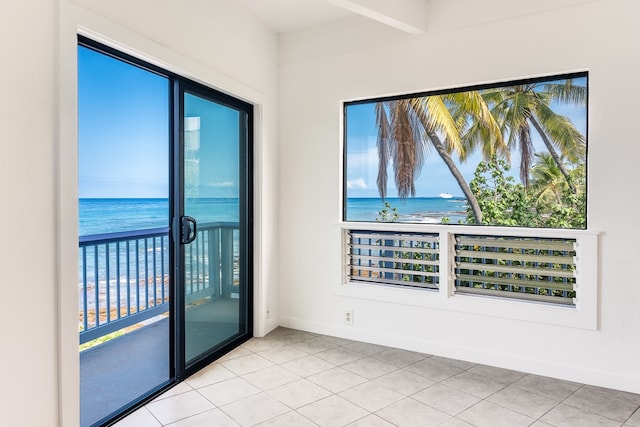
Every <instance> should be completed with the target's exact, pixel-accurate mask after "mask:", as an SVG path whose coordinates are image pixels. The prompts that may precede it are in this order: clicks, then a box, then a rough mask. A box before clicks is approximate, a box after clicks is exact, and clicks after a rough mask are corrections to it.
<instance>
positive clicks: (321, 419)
mask: <svg viewBox="0 0 640 427" xmlns="http://www.w3.org/2000/svg"><path fill="white" fill-rule="evenodd" d="M298 412H299V413H301V414H302V415H304V416H305V417H306V418H308V419H310V420H311V421H313V422H314V423H316V424H318V425H319V426H323V427H342V426H345V425H347V424H349V423H351V422H353V421H356V420H358V419H360V418H362V417H364V416H366V415H368V412H367V411H365V410H364V409H362V408H361V407H359V406H357V405H354V404H353V403H351V402H349V401H347V400H345V399H343V398H341V397H339V396H336V395H331V396H329V397H327V398H324V399H322V400H319V401H317V402H314V403H312V404H310V405H307V406H303V407H302V408H300V409H298Z"/></svg>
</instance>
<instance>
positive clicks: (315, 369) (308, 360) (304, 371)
mask: <svg viewBox="0 0 640 427" xmlns="http://www.w3.org/2000/svg"><path fill="white" fill-rule="evenodd" d="M280 366H282V367H283V368H285V369H288V370H290V371H291V372H293V373H294V374H297V375H300V376H301V377H308V376H310V375H314V374H317V373H319V372H323V371H326V370H328V369H331V368H334V367H335V365H334V364H333V363H329V362H327V361H326V360H322V359H320V358H318V357H316V356H313V355H309V356H305V357H301V358H300V359H295V360H291V361H289V362H286V363H283V364H281V365H280Z"/></svg>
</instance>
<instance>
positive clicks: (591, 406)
mask: <svg viewBox="0 0 640 427" xmlns="http://www.w3.org/2000/svg"><path fill="white" fill-rule="evenodd" d="M639 406H640V395H637V394H632V393H625V392H621V391H616V390H609V389H603V388H599V387H593V386H588V385H582V384H577V383H572V382H568V381H560V380H556V379H551V378H546V377H540V376H536V375H528V374H524V373H522V372H515V371H509V370H505V369H499V368H493V367H490V366H484V365H476V364H473V363H468V362H461V361H458V360H452V359H446V358H442V357H437V356H431V355H428V354H421V353H413V352H409V351H404V350H398V349H394V348H388V347H382V346H378V345H372V344H366V343H362V342H356V341H349V340H345V339H341V338H334V337H329V336H324V335H317V334H311V333H307V332H301V331H296V330H292V329H285V328H278V329H276V330H275V331H274V332H272V333H271V334H269V335H268V336H266V337H265V338H261V339H252V340H250V341H248V342H247V343H245V344H244V345H242V346H241V347H239V348H237V349H236V350H234V351H232V352H231V353H229V354H227V355H226V356H224V357H223V358H222V359H220V360H218V361H217V362H215V363H213V364H211V365H210V366H208V367H207V368H205V369H204V370H202V371H200V372H199V373H197V374H196V375H194V376H192V377H191V378H189V379H188V380H187V381H185V382H183V383H181V384H179V385H177V386H176V387H174V388H173V389H171V390H169V391H168V392H167V393H165V394H164V395H162V396H161V397H159V398H158V399H156V400H155V401H153V402H151V403H149V404H148V405H146V406H145V407H144V408H142V409H140V410H138V411H137V412H135V413H133V414H131V415H130V416H128V417H127V418H125V419H124V420H122V421H120V422H119V423H118V424H116V425H117V426H118V427H128V426H134V427H158V426H172V427H187V426H188V427H196V426H207V427H209V426H216V427H217V426H222V427H224V426H255V425H258V426H274V427H285V426H294V427H305V426H359V427H360V426H362V427H377V426H394V425H397V426H420V427H428V426H443V427H458V426H478V427H481V426H490V427H500V426H507V427H518V426H534V427H544V426H557V427H564V426H570V427H589V426H622V425H624V426H640V409H638V407H639Z"/></svg>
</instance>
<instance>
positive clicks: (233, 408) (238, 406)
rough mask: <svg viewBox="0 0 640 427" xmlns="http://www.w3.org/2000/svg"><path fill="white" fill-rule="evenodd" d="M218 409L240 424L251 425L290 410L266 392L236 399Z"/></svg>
mask: <svg viewBox="0 0 640 427" xmlns="http://www.w3.org/2000/svg"><path fill="white" fill-rule="evenodd" d="M220 409H222V410H223V411H224V412H225V413H226V414H227V415H229V416H230V417H231V418H233V419H234V420H235V421H236V422H238V423H239V424H240V425H242V426H253V425H255V424H258V423H261V422H264V421H267V420H270V419H272V418H275V417H277V416H280V415H282V414H285V413H287V412H289V411H290V410H291V409H290V408H288V407H287V406H286V405H284V404H283V403H282V402H280V401H278V400H277V399H274V398H273V397H271V396H269V395H268V394H266V393H260V394H256V395H254V396H250V397H247V398H245V399H240V400H237V401H235V402H233V403H229V404H227V405H224V406H222V407H221V408H220Z"/></svg>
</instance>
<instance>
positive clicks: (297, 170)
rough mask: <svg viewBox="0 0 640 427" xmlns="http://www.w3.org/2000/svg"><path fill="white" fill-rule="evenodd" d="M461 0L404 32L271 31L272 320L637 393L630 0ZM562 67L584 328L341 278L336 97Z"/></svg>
mask: <svg viewBox="0 0 640 427" xmlns="http://www.w3.org/2000/svg"><path fill="white" fill-rule="evenodd" d="M475 3H476V2H474V1H473V0H458V1H455V2H451V1H444V0H433V1H432V2H430V7H431V8H432V11H433V15H432V17H431V18H432V25H431V26H430V28H431V30H430V31H428V32H427V33H425V34H423V35H420V36H406V35H402V34H400V33H393V32H392V31H391V32H390V31H389V29H386V28H380V29H379V30H378V31H376V30H375V29H374V28H373V27H372V26H371V25H368V24H365V23H363V22H362V20H359V19H354V20H347V21H343V22H342V23H338V24H334V25H332V26H331V27H327V28H325V29H321V28H316V29H312V30H307V31H304V32H299V33H291V34H287V35H284V36H282V37H281V51H280V60H281V69H280V85H281V92H280V127H281V133H280V135H281V140H280V158H279V160H280V163H279V164H280V186H281V192H280V232H281V234H280V251H279V259H280V273H281V274H280V280H279V283H280V286H281V287H280V296H281V307H280V313H279V314H280V316H281V317H280V319H281V323H282V324H283V325H287V326H290V327H297V328H302V329H307V330H312V331H316V332H321V333H328V334H335V335H340V336H345V337H350V338H356V339H362V340H368V341H371V342H376V343H380V344H387V345H394V346H399V347H404V348H408V349H413V350H419V351H425V352H430V353H434V354H440V355H444V356H450V357H456V358H460V359H465V360H470V361H477V362H481V363H487V364H492V365H496V366H502V367H507V368H513V369H519V370H524V371H529V372H534V373H538V374H542V375H550V376H556V377H560V378H565V379H570V380H575V381H579V382H585V383H592V384H597V385H602V386H606V387H613V388H619V389H624V390H629V391H634V392H640V364H638V360H640V289H639V281H640V279H639V278H638V275H637V274H635V270H636V269H635V268H634V265H637V260H636V259H637V243H636V242H637V241H638V238H639V237H640V227H639V226H638V224H637V222H638V221H637V219H636V218H635V215H634V214H635V212H637V208H636V206H637V202H636V200H635V199H636V197H635V196H636V194H635V193H636V192H637V190H636V189H637V188H638V185H640V179H639V178H638V175H637V173H636V171H637V164H636V163H637V159H638V158H639V156H638V155H639V154H640V144H639V141H638V139H639V138H640V137H639V136H638V134H637V132H635V131H634V128H635V123H637V121H638V116H639V115H640V106H639V104H638V103H637V99H640V98H639V97H640V85H638V84H637V80H638V77H639V76H640V54H639V53H640V52H639V51H638V40H640V3H638V2H636V1H635V0H608V1H604V0H593V1H571V0H565V1H563V2H542V3H539V7H535V6H532V5H533V4H534V3H536V2H506V1H502V0H490V1H488V2H483V3H482V4H483V5H484V6H485V7H487V8H488V7H491V5H493V7H494V9H484V10H483V13H479V11H478V10H477V7H475V6H474V4H475ZM503 7H506V8H509V10H510V12H509V14H510V15H511V16H512V17H509V16H507V15H509V14H503V13H502V10H503V9H502V8H503ZM487 10H488V11H489V12H490V11H491V10H493V11H500V13H499V14H498V13H496V14H493V13H487ZM514 16H515V17H514ZM382 34H386V35H385V36H384V37H383V36H381V35H382ZM363 35H364V36H363ZM385 39H386V40H387V41H385ZM578 70H588V71H589V85H590V98H589V158H588V162H589V163H588V167H589V182H588V185H589V200H588V203H589V206H588V221H589V230H590V231H593V232H601V233H602V234H601V235H600V258H599V259H600V261H599V265H598V267H599V272H600V273H599V275H600V276H599V278H596V279H599V281H598V284H599V286H600V291H599V303H598V309H599V313H598V314H599V324H598V328H597V329H596V330H589V329H579V328H571V327H564V326H557V325H556V326H553V325H548V324H545V323H537V322H529V321H520V320H506V319H503V318H499V317H497V316H496V317H494V316H486V315H485V316H480V315H477V314H471V313H468V312H466V313H465V312H459V311H452V310H447V309H434V308H429V307H426V306H419V305H416V304H414V305H408V304H400V303H391V302H385V301H380V300H375V299H368V298H366V295H365V298H356V297H353V296H349V294H348V293H346V292H343V291H342V290H341V289H342V287H341V284H342V277H341V252H340V251H341V235H340V230H341V225H342V224H341V222H340V200H341V194H342V193H341V182H340V180H341V156H342V151H341V129H340V114H341V110H340V109H341V101H343V100H351V99H359V98H371V97H376V96H381V95H388V94H396V93H407V92H409V93H410V92H417V91H423V90H430V89H438V88H448V87H456V86H466V85H473V84H478V83H486V82H491V81H500V80H510V79H517V78H523V77H530V76H538V75H548V74H553V73H564V72H570V71H578ZM395 292H396V293H401V292H403V291H401V290H398V291H395ZM346 309H352V310H354V325H353V326H345V325H344V324H343V321H342V315H343V310H346ZM496 314H500V313H496Z"/></svg>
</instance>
